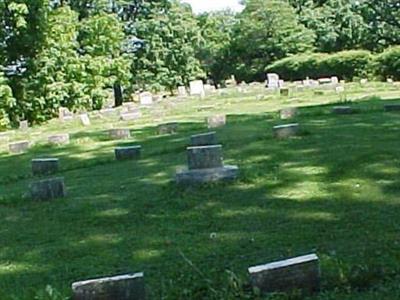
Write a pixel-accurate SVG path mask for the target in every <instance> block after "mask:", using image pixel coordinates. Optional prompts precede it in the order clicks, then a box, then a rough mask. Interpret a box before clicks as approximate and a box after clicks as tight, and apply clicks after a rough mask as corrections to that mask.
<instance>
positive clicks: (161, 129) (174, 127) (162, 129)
mask: <svg viewBox="0 0 400 300" xmlns="http://www.w3.org/2000/svg"><path fill="white" fill-rule="evenodd" d="M157 131H158V134H159V135H164V134H174V133H176V132H177V131H178V123H176V122H172V123H166V124H161V125H159V126H158V128H157Z"/></svg>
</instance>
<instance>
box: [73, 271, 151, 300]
mask: <svg viewBox="0 0 400 300" xmlns="http://www.w3.org/2000/svg"><path fill="white" fill-rule="evenodd" d="M72 293H73V296H72V299H73V300H145V299H146V289H145V283H144V275H143V273H136V274H132V275H131V274H129V275H120V276H114V277H105V278H99V279H92V280H87V281H80V282H75V283H73V284H72Z"/></svg>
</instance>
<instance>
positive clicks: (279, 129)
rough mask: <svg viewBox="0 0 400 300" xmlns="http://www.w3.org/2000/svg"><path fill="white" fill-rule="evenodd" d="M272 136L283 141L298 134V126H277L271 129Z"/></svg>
mask: <svg viewBox="0 0 400 300" xmlns="http://www.w3.org/2000/svg"><path fill="white" fill-rule="evenodd" d="M273 131H274V136H275V137H276V138H278V139H285V138H288V137H291V136H296V135H298V134H299V132H300V125H299V124H297V123H295V124H287V125H279V126H275V127H274V128H273Z"/></svg>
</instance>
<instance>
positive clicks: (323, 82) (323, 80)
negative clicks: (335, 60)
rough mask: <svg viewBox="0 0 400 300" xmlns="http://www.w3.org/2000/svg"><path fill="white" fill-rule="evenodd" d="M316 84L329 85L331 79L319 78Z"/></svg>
mask: <svg viewBox="0 0 400 300" xmlns="http://www.w3.org/2000/svg"><path fill="white" fill-rule="evenodd" d="M318 82H319V84H331V83H332V79H331V78H319V79H318Z"/></svg>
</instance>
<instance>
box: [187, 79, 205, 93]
mask: <svg viewBox="0 0 400 300" xmlns="http://www.w3.org/2000/svg"><path fill="white" fill-rule="evenodd" d="M189 85H190V95H191V96H200V97H204V96H205V94H206V92H205V90H204V84H203V81H201V80H194V81H191V82H190V83H189Z"/></svg>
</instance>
